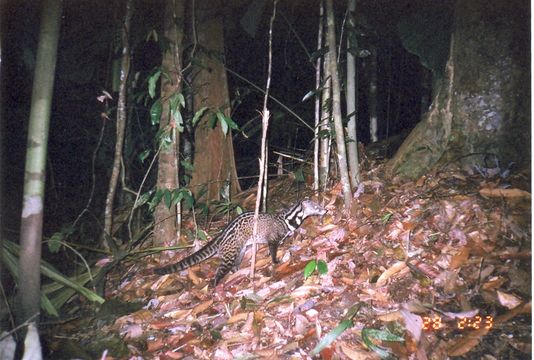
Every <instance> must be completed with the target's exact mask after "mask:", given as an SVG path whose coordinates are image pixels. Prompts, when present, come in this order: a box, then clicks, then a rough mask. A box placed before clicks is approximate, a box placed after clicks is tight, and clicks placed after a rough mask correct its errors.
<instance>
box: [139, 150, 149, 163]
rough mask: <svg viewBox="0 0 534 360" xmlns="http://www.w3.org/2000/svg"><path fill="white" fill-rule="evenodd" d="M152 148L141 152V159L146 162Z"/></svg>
mask: <svg viewBox="0 0 534 360" xmlns="http://www.w3.org/2000/svg"><path fill="white" fill-rule="evenodd" d="M150 151H151V150H150V149H146V150H144V151H142V152H141V154H139V160H140V161H141V162H142V163H144V162H145V160H146V158H147V157H148V155H150Z"/></svg>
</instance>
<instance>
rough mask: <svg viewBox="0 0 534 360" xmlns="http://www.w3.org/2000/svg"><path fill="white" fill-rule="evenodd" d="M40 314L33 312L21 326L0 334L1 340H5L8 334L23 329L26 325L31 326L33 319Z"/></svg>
mask: <svg viewBox="0 0 534 360" xmlns="http://www.w3.org/2000/svg"><path fill="white" fill-rule="evenodd" d="M38 316H39V313H35V314H33V315H32V316H30V317H29V318H28V319H27V320H26V321H24V322H23V323H22V324H20V325H19V326H16V327H14V328H13V329H12V330H11V331H8V332H7V333H5V334H4V335H3V336H0V341H2V340H4V339H5V338H7V337H8V336H10V335H11V334H13V333H15V332H16V331H18V330H19V329H22V328H23V327H25V326H29V325H30V324H31V323H32V322H33V319H35V318H36V317H38Z"/></svg>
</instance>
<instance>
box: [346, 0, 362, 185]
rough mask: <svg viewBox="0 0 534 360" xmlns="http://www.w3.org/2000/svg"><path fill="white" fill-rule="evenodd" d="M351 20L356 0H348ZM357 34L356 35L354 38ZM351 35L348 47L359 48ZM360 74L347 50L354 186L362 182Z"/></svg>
mask: <svg viewBox="0 0 534 360" xmlns="http://www.w3.org/2000/svg"><path fill="white" fill-rule="evenodd" d="M347 7H348V11H349V15H348V17H349V22H350V23H352V25H353V26H354V25H355V22H354V18H353V16H354V12H355V11H356V0H348V6H347ZM355 38H356V36H354V40H356V39H355ZM350 40H351V38H350V36H349V37H347V49H349V48H350V47H351V45H352V47H353V48H356V49H357V48H358V44H357V43H356V44H351V42H350ZM357 89H358V74H357V72H356V58H355V57H354V56H353V55H352V54H351V53H350V51H347V91H346V92H345V96H346V102H347V114H353V115H351V116H350V117H349V121H348V123H347V140H348V142H347V153H348V156H349V158H348V162H349V170H350V182H351V184H352V186H353V187H356V186H358V184H359V183H360V164H359V161H358V136H357V132H356V119H357V117H358V116H357V115H358V114H357V111H358V91H357Z"/></svg>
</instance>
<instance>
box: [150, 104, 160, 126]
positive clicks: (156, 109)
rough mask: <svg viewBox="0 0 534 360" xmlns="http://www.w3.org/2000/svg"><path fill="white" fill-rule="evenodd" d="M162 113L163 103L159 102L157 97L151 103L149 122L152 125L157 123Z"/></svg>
mask: <svg viewBox="0 0 534 360" xmlns="http://www.w3.org/2000/svg"><path fill="white" fill-rule="evenodd" d="M162 113H163V105H162V104H161V101H160V100H159V99H158V100H156V101H155V102H154V103H153V104H152V107H151V108H150V122H151V124H152V125H157V124H159V121H160V120H161V114H162Z"/></svg>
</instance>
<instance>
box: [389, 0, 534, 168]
mask: <svg viewBox="0 0 534 360" xmlns="http://www.w3.org/2000/svg"><path fill="white" fill-rule="evenodd" d="M528 14H529V11H528V3H527V2H524V1H512V2H504V1H503V2H500V1H499V2H486V1H481V0H476V1H468V2H464V1H457V2H456V3H455V9H454V19H455V24H454V29H453V36H452V39H451V45H450V52H449V60H448V62H447V69H446V72H445V75H444V79H443V80H442V81H441V82H439V84H440V85H439V87H438V88H437V92H436V95H435V96H434V99H433V104H432V106H431V108H430V110H429V112H428V113H427V114H426V115H425V117H424V119H423V121H421V122H420V123H419V124H418V125H417V126H416V128H415V129H414V130H413V131H412V133H411V134H410V135H409V137H408V138H407V139H406V141H405V142H404V143H403V145H402V146H401V148H400V149H399V151H398V152H397V154H396V155H395V157H394V158H393V159H392V160H391V161H390V162H389V169H390V171H392V172H395V173H399V174H401V175H404V176H407V177H412V178H417V177H419V176H421V175H422V174H424V173H425V172H427V171H428V170H429V169H431V168H432V167H433V166H435V165H437V164H446V163H449V162H451V161H456V160H459V161H460V162H461V164H462V165H463V166H464V168H467V169H471V170H472V169H473V168H475V167H478V168H480V167H496V165H498V164H496V163H495V156H493V155H491V154H495V155H496V157H497V159H498V160H499V161H500V165H501V166H502V165H504V166H505V167H506V166H508V165H509V164H510V162H512V161H514V162H515V163H516V164H517V165H520V166H525V165H528V166H530V147H529V144H530V89H529V84H528V82H527V81H525V78H528V76H529V54H528V51H527V50H525V49H528V48H529V16H528ZM497 20H498V21H497ZM436 83H437V82H436ZM488 160H489V162H488Z"/></svg>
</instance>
